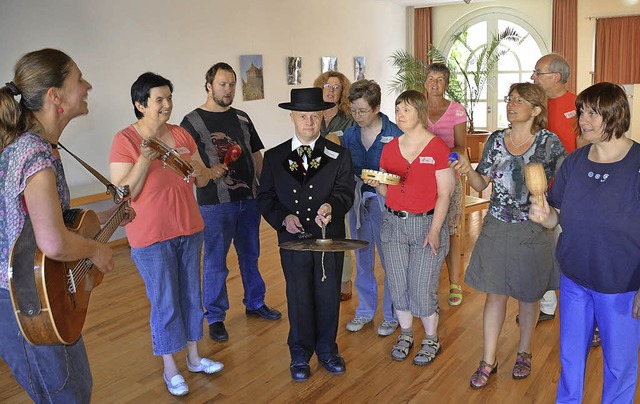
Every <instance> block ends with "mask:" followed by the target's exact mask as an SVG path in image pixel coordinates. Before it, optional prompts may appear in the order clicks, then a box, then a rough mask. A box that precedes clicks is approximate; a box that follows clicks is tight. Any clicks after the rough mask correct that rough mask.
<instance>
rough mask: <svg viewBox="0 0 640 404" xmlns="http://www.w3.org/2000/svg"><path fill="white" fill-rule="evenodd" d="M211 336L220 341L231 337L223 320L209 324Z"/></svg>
mask: <svg viewBox="0 0 640 404" xmlns="http://www.w3.org/2000/svg"><path fill="white" fill-rule="evenodd" d="M209 336H210V337H211V339H212V340H214V341H218V342H224V341H226V340H228V339H229V334H227V330H226V328H224V323H223V322H222V321H216V322H215V323H211V324H209Z"/></svg>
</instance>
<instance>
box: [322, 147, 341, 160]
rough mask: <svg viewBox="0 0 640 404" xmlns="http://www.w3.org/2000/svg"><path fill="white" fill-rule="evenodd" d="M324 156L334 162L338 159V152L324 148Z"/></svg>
mask: <svg viewBox="0 0 640 404" xmlns="http://www.w3.org/2000/svg"><path fill="white" fill-rule="evenodd" d="M324 154H325V156H327V157H329V158H332V159H334V160H335V159H337V158H338V152H334V151H331V150H329V149H327V148H326V147H325V148H324Z"/></svg>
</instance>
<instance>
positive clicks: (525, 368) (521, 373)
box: [512, 352, 531, 380]
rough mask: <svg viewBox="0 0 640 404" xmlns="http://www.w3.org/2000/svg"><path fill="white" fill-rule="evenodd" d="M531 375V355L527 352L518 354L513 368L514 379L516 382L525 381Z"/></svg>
mask: <svg viewBox="0 0 640 404" xmlns="http://www.w3.org/2000/svg"><path fill="white" fill-rule="evenodd" d="M530 373H531V354H530V353H526V352H518V357H517V359H516V364H515V365H514V366H513V374H512V376H513V378H514V379H516V380H520V379H524V378H526V377H528V376H529V374H530Z"/></svg>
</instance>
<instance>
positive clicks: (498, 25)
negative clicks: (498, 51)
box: [441, 10, 548, 131]
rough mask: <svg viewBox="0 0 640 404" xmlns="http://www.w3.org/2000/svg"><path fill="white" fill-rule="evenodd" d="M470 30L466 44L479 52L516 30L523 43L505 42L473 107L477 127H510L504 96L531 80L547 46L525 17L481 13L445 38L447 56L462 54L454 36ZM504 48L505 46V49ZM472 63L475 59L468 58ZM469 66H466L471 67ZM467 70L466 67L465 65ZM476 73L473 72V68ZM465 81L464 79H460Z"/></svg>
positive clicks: (456, 27) (455, 28) (494, 128)
mask: <svg viewBox="0 0 640 404" xmlns="http://www.w3.org/2000/svg"><path fill="white" fill-rule="evenodd" d="M465 27H466V28H467V32H468V35H467V37H466V39H467V41H466V42H467V45H469V46H470V47H471V49H475V51H477V50H478V49H479V48H480V47H482V46H483V45H484V44H486V43H487V42H488V41H490V39H491V37H492V35H493V34H497V33H498V32H501V31H504V29H505V28H507V27H511V28H513V29H514V30H515V31H516V32H517V33H518V34H519V35H520V38H522V40H521V41H520V43H519V44H512V43H506V45H505V46H506V48H507V49H506V50H507V52H506V53H505V54H504V55H503V56H502V57H501V58H500V61H499V63H498V66H497V68H496V69H494V71H493V73H492V74H491V75H489V76H488V77H487V81H486V85H485V86H484V88H483V89H482V92H481V93H480V98H479V100H478V103H477V104H476V105H475V107H474V114H473V115H474V127H475V128H476V129H486V130H489V131H493V130H496V129H499V128H504V127H506V126H508V124H509V122H508V121H507V119H506V106H505V103H504V100H503V98H504V96H505V95H508V91H509V86H510V85H511V84H512V83H518V82H524V81H531V80H530V78H531V73H532V70H533V68H534V67H535V64H536V61H537V60H538V59H539V58H540V57H541V56H542V55H543V54H546V53H548V47H547V45H546V44H545V43H544V41H543V40H542V37H541V36H540V34H539V33H538V32H537V31H536V30H535V28H534V27H533V26H531V25H530V24H529V23H528V22H527V21H525V20H524V18H523V17H521V16H517V15H514V14H511V13H508V12H504V13H502V12H496V11H495V10H493V11H486V10H485V11H481V12H480V13H479V14H476V15H475V16H473V17H471V18H469V19H467V20H465V21H462V22H461V23H459V24H458V25H456V26H454V27H453V28H452V29H451V30H450V31H449V32H448V33H447V35H445V38H447V40H446V42H445V44H444V46H442V47H441V49H443V50H444V52H445V55H447V56H451V54H452V52H454V53H455V52H460V46H456V44H455V42H454V40H453V36H454V34H455V33H457V32H460V31H462V30H464V28H465ZM502 49H504V47H502ZM468 61H469V63H471V64H473V63H475V62H474V58H468ZM468 67H469V65H467V66H466V68H468ZM463 68H464V66H463ZM471 70H473V69H471ZM459 79H462V77H459Z"/></svg>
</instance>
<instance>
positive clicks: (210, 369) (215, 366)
mask: <svg viewBox="0 0 640 404" xmlns="http://www.w3.org/2000/svg"><path fill="white" fill-rule="evenodd" d="M222 368H224V365H223V364H222V363H220V362H214V361H212V360H211V359H207V358H202V359H200V363H198V366H193V365H192V364H191V362H189V355H187V369H188V370H189V372H193V373H198V372H204V373H206V374H208V375H210V374H213V373H216V372H219V371H221V370H222Z"/></svg>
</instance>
